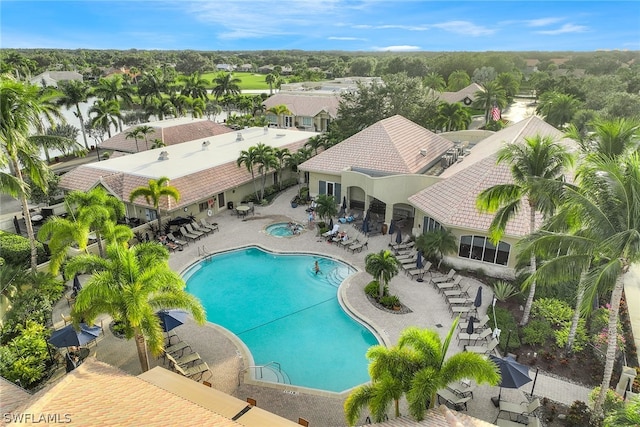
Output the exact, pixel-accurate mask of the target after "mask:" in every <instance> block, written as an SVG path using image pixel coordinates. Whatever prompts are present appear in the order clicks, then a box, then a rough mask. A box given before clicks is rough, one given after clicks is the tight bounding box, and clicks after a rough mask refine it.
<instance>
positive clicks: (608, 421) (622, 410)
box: [604, 396, 640, 427]
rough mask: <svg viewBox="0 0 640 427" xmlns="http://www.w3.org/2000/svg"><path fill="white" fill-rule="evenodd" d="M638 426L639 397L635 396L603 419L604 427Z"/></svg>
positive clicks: (639, 415) (639, 421)
mask: <svg viewBox="0 0 640 427" xmlns="http://www.w3.org/2000/svg"><path fill="white" fill-rule="evenodd" d="M637 426H640V397H638V396H635V397H634V398H632V399H631V400H630V401H628V402H627V403H626V404H625V405H623V406H620V407H619V408H618V409H616V410H615V411H614V412H613V413H610V414H608V415H607V417H606V418H605V419H604V427H637Z"/></svg>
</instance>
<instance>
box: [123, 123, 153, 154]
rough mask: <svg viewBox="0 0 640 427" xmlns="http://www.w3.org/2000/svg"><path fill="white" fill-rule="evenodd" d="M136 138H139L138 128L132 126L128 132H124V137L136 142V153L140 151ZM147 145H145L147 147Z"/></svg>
mask: <svg viewBox="0 0 640 427" xmlns="http://www.w3.org/2000/svg"><path fill="white" fill-rule="evenodd" d="M138 138H140V129H138V128H137V127H136V128H133V129H131V130H130V131H128V132H125V134H124V139H133V140H134V141H135V142H136V153H139V152H140V148H139V147H138ZM148 148H149V147H147V149H148Z"/></svg>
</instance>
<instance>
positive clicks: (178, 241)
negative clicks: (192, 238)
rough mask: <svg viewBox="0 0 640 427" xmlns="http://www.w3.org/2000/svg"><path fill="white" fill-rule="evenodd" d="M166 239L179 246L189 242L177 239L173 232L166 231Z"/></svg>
mask: <svg viewBox="0 0 640 427" xmlns="http://www.w3.org/2000/svg"><path fill="white" fill-rule="evenodd" d="M167 239H169V241H171V242H173V243H175V244H176V245H179V246H186V245H188V244H189V242H187V241H186V240H180V239H177V238H176V236H174V235H173V233H167Z"/></svg>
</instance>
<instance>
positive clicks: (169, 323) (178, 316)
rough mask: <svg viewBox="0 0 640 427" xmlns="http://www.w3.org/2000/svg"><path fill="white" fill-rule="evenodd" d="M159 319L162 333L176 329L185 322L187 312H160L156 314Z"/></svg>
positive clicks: (174, 310) (173, 310)
mask: <svg viewBox="0 0 640 427" xmlns="http://www.w3.org/2000/svg"><path fill="white" fill-rule="evenodd" d="M156 316H158V317H159V318H160V326H161V327H162V330H163V331H164V332H169V331H170V330H172V329H173V328H177V327H178V326H180V325H182V324H183V323H184V322H185V321H186V320H187V312H186V311H184V310H176V309H172V310H160V311H158V312H156Z"/></svg>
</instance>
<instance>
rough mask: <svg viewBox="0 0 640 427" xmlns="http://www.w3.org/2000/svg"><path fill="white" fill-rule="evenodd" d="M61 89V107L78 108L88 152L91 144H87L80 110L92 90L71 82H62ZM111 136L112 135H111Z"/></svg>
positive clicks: (76, 81)
mask: <svg viewBox="0 0 640 427" xmlns="http://www.w3.org/2000/svg"><path fill="white" fill-rule="evenodd" d="M59 89H60V90H61V91H62V97H61V98H60V100H59V101H58V103H59V105H64V106H65V107H66V108H71V107H76V111H75V113H74V114H75V115H76V117H77V118H78V120H80V131H81V132H82V139H83V140H84V146H85V148H86V149H87V150H88V149H89V143H88V142H87V132H86V130H85V128H84V118H83V117H82V111H81V110H80V103H81V102H87V99H89V96H90V95H91V88H89V86H88V85H87V84H86V83H84V82H81V81H78V80H69V81H66V82H61V83H60V86H59ZM109 136H111V135H109Z"/></svg>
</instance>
